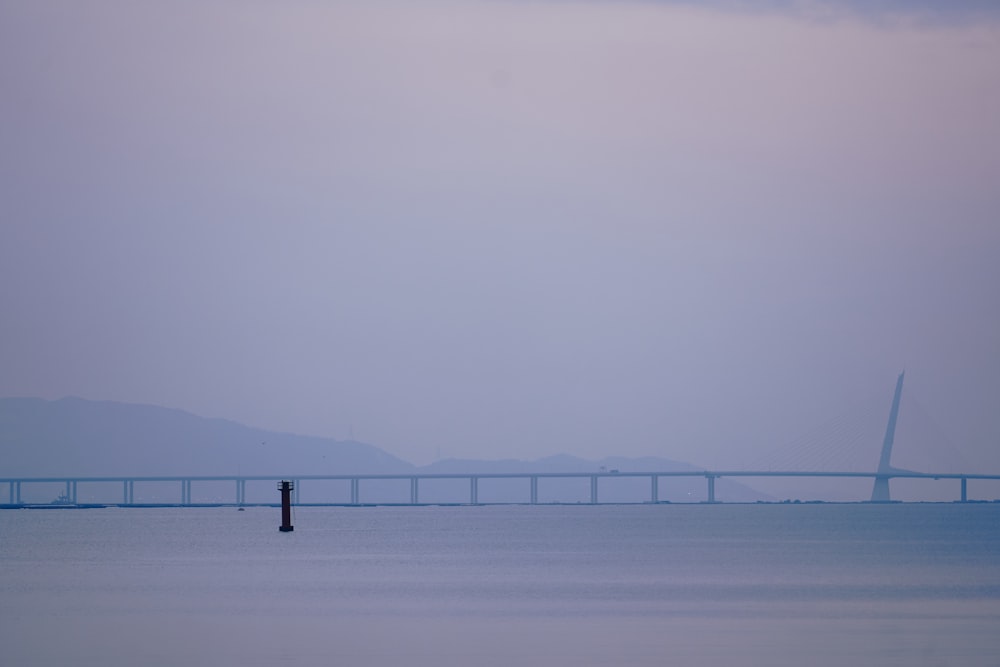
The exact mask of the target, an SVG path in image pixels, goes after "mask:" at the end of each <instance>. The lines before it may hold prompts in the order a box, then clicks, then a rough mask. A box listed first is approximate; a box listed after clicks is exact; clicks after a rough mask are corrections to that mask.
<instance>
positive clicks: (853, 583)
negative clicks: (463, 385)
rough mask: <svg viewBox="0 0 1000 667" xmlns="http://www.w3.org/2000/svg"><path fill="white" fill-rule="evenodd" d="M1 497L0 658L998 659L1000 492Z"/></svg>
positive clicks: (462, 662)
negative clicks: (640, 500) (74, 500)
mask: <svg viewBox="0 0 1000 667" xmlns="http://www.w3.org/2000/svg"><path fill="white" fill-rule="evenodd" d="M279 523H280V511H279V510H277V509H273V508H248V509H247V510H246V511H237V510H236V509H235V508H232V507H225V508H164V509H149V508H145V509H137V508H105V509H51V510H38V509H21V510H2V511H0V662H2V664H4V665H18V666H25V665H46V666H48V665H74V666H95V667H97V666H100V667H117V666H126V665H128V666H130V667H131V666H133V665H145V666H157V665H163V666H168V665H169V666H171V667H173V666H177V665H199V666H200V665H206V666H207V665H226V666H229V665H240V666H248V667H255V666H260V667H263V666H264V665H267V666H268V667H274V666H275V665H351V666H365V665H372V666H384V667H397V666H398V667H424V666H427V667H430V666H434V667H440V666H452V665H454V666H463V667H465V666H494V665H495V666H516V667H527V666H533V665H538V666H542V665H544V666H546V667H550V666H561V665H574V666H579V665H616V666H621V665H643V666H646V665H658V666H659V665H692V666H714V665H720V666H722V665H725V666H727V667H730V666H734V665H735V666H741V665H761V666H765V665H767V666H777V665H796V666H801V665H838V666H840V665H853V666H861V665H906V666H907V667H912V666H916V665H962V666H969V665H990V666H996V665H1000V504H967V505H962V504H913V505H910V504H892V505H868V504H857V505H851V504H848V505H833V504H816V505H805V504H803V505H794V504H793V505H781V504H779V505H669V504H663V505H619V506H481V507H471V506H470V507H363V508H319V507H307V508H296V509H295V513H294V518H293V523H294V525H295V530H294V532H291V533H279V531H278V530H277V528H278V524H279Z"/></svg>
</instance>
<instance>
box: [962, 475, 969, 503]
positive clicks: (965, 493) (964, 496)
mask: <svg viewBox="0 0 1000 667" xmlns="http://www.w3.org/2000/svg"><path fill="white" fill-rule="evenodd" d="M968 482H969V478H968V477H963V478H962V502H963V503H967V502H969V484H968Z"/></svg>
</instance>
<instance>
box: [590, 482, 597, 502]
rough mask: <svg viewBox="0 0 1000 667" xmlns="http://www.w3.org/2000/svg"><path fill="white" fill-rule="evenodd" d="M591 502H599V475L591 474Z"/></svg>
mask: <svg viewBox="0 0 1000 667" xmlns="http://www.w3.org/2000/svg"><path fill="white" fill-rule="evenodd" d="M590 504H591V505H596V504H597V475H591V476H590Z"/></svg>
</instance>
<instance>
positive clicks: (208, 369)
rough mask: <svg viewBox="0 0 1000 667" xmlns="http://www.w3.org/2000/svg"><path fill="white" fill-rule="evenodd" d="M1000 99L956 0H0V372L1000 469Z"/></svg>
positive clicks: (60, 390)
mask: <svg viewBox="0 0 1000 667" xmlns="http://www.w3.org/2000/svg"><path fill="white" fill-rule="evenodd" d="M939 5H940V6H939ZM998 118H1000V9H994V7H993V5H992V3H984V2H972V1H970V2H955V3H930V2H913V3H902V2H889V1H887V2H879V3H862V2H857V3H853V2H844V3H828V2H810V1H808V0H803V1H799V2H792V1H789V2H780V1H775V2H768V3H746V2H738V1H735V0H734V1H731V2H726V1H714V2H708V1H706V2H697V1H694V0H692V1H688V2H680V1H678V2H654V1H648V2H627V1H625V2H618V1H615V2H611V1H604V0H591V1H574V0H537V1H529V0H522V1H518V0H509V1H503V0H483V1H477V0H454V1H447V0H428V1H426V2H425V1H416V2H412V1H411V2H402V1H399V2H396V1H392V0H365V1H360V0H359V1H353V0H344V1H336V0H334V1H331V2H313V1H310V0H291V1H289V2H282V3H270V2H263V1H251V2H235V1H234V2H225V1H208V2H203V1H199V2H194V1H187V0H180V1H178V2H169V3H167V2H154V1H150V2H130V1H129V2H125V1H116V0H94V1H93V2H87V3H76V2H70V1H66V2H56V1H50V0H32V1H30V2H28V1H19V0H17V1H15V0H0V312H2V313H3V318H2V327H0V396H38V397H43V398H48V399H55V398H60V397H63V396H80V397H84V398H89V399H95V400H115V401H125V402H134V403H150V404H156V405H163V406H167V407H173V408H180V409H183V410H187V411H190V412H194V413H196V414H200V415H203V416H208V417H222V418H226V419H232V420H235V421H239V422H243V423H245V424H248V425H251V426H256V427H262V428H267V429H273V430H280V431H289V432H294V433H301V434H308V435H319V436H329V437H332V438H337V439H349V438H351V439H357V440H361V441H364V442H368V443H371V444H373V445H376V446H378V447H381V448H383V449H385V450H386V451H388V452H390V453H392V454H394V455H397V456H399V457H402V458H404V459H406V460H409V461H412V462H414V463H418V464H423V463H428V462H430V461H433V460H435V459H439V458H447V457H456V458H523V459H533V458H538V457H543V456H548V455H553V454H558V453H567V454H574V455H577V456H582V457H586V458H595V459H596V458H601V457H604V456H662V457H665V458H670V459H675V460H682V461H688V462H691V463H694V464H696V465H704V466H706V467H715V468H724V469H731V468H740V467H742V466H745V465H747V462H749V461H758V460H766V459H767V456H768V452H771V451H773V450H776V449H780V448H781V447H784V446H787V445H788V443H795V442H798V441H799V439H801V438H802V434H806V433H810V432H813V431H814V430H815V429H817V428H820V427H821V426H822V425H823V424H825V423H828V421H829V420H830V419H831V418H836V417H837V416H838V415H842V414H846V413H850V412H851V411H852V410H857V409H858V406H862V407H864V406H867V407H865V409H869V408H870V410H869V411H871V410H874V411H875V412H876V413H877V414H879V415H884V414H887V412H888V408H889V404H890V401H891V397H892V390H893V387H894V386H895V382H896V377H897V375H898V373H899V372H900V371H902V370H903V369H905V370H906V387H905V389H904V394H905V395H906V396H907V397H908V398H910V397H912V398H913V399H914V400H916V401H918V403H916V405H919V407H920V410H919V411H918V412H914V411H913V410H912V409H910V408H908V407H907V405H908V404H907V403H904V409H903V412H902V414H901V416H900V428H901V429H904V428H905V425H906V424H907V423H908V422H907V418H908V416H911V415H914V414H918V413H919V414H920V415H922V416H923V419H924V421H923V422H919V423H921V424H930V425H931V426H932V427H933V428H930V427H928V428H926V429H925V428H916V427H914V426H913V424H914V423H916V422H913V421H912V419H911V421H910V422H909V423H910V426H909V436H908V437H910V438H913V439H919V436H922V437H923V439H924V440H925V441H927V440H928V438H930V439H931V440H934V439H935V438H938V437H939V436H940V438H941V439H942V442H947V443H948V445H949V447H950V448H951V449H952V450H954V451H957V452H959V453H960V454H961V458H962V461H963V462H964V464H963V465H966V466H967V469H966V470H965V471H972V470H977V471H982V470H986V469H988V470H989V471H990V472H1000V297H998V286H1000V187H998V184H1000V131H998V122H997V119H998ZM871 406H874V407H873V408H872V407H871ZM883 419H884V418H883V417H882V416H880V417H879V418H878V421H879V424H882V423H884V422H883V421H882V420H883ZM881 428H882V426H881V425H879V426H877V427H876V429H875V431H876V432H875V433H874V435H873V437H872V443H871V467H872V468H874V466H875V465H876V464H877V460H878V450H879V446H880V441H881V435H882V434H881V431H880V430H879V429H881ZM904 432H905V431H904ZM904 432H901V433H900V436H899V437H897V443H896V451H897V452H898V453H899V455H900V456H902V457H903V461H904V462H905V452H906V449H907V443H906V441H905V438H903V437H902V436H903V433H904ZM928 434H932V437H931V436H928ZM935 442H936V440H935ZM831 446H834V447H835V446H836V443H834V444H833V445H831ZM926 446H928V445H926V442H925V447H926ZM929 446H931V447H932V448H933V447H935V446H936V445H935V443H933V442H932V443H931V445H929ZM943 461H944V462H943V463H942V465H945V463H947V460H943ZM894 462H897V459H895V458H894Z"/></svg>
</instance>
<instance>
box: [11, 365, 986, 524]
mask: <svg viewBox="0 0 1000 667" xmlns="http://www.w3.org/2000/svg"><path fill="white" fill-rule="evenodd" d="M902 391H903V373H900V375H899V378H898V379H897V381H896V389H895V392H894V394H893V400H892V407H891V409H890V411H889V420H888V423H887V424H886V431H885V437H884V438H883V441H882V449H881V455H880V458H879V463H878V467H877V469H876V470H875V471H874V472H856V471H840V472H837V471H820V470H813V471H792V470H785V471H780V470H779V471H774V470H684V471H676V470H672V471H659V472H645V471H643V472H629V471H617V470H611V471H601V472H548V473H543V472H521V473H417V474H413V473H409V474H405V473H401V474H376V475H362V474H345V475H282V476H274V475H267V476H251V475H234V476H167V477H140V476H129V477H4V478H0V488H2V485H3V484H7V486H8V502H7V504H6V505H4V504H0V507H6V508H15V507H38V506H77V507H78V506H82V505H118V506H123V507H132V506H148V505H151V504H155V505H169V506H197V505H201V506H204V505H220V504H223V505H229V504H231V505H237V506H243V505H248V504H266V505H271V504H276V503H274V502H270V501H268V502H260V501H258V502H255V503H250V502H248V497H247V484H248V483H255V482H258V483H259V482H272V483H273V482H275V481H278V480H282V479H288V480H292V481H294V482H295V496H294V499H293V502H294V503H295V504H298V505H302V504H308V505H345V506H360V505H372V504H379V505H422V504H435V505H438V504H469V505H484V504H512V503H524V504H533V505H534V504H539V494H538V489H539V484H540V482H542V481H543V480H554V479H572V478H577V479H582V480H584V481H585V482H587V481H589V485H590V493H589V499H588V501H587V502H589V504H592V505H598V504H602V501H601V497H600V483H601V481H602V480H608V479H609V478H613V479H619V480H620V479H634V478H644V479H648V485H649V486H648V493H647V494H646V496H645V499H644V500H642V501H641V502H648V503H660V502H664V501H663V500H661V493H660V490H661V489H660V483H661V481H663V480H671V479H672V480H678V479H681V478H696V479H697V478H702V479H704V480H705V484H706V486H705V495H704V500H698V501H696V502H708V503H716V502H718V501H717V495H716V481H717V480H719V479H723V478H855V479H857V478H861V479H871V480H872V481H873V486H872V494H871V502H891V496H890V493H889V480H891V479H927V480H957V481H958V483H959V484H958V493H957V494H956V495H957V500H958V501H959V502H963V503H964V502H969V493H968V483H969V480H1000V474H984V473H953V472H940V473H933V472H915V471H912V470H903V469H900V468H896V467H894V466H892V465H891V463H890V460H891V456H892V447H893V443H894V439H895V431H896V422H897V420H898V416H899V404H900V397H901V395H902ZM434 480H452V481H455V480H458V481H462V480H464V481H465V483H467V484H468V487H467V488H468V491H467V494H464V495H463V494H459V495H462V496H463V497H458V496H456V495H455V494H454V493H453V494H452V496H451V498H452V499H451V500H450V501H448V502H441V501H426V500H425V501H424V502H422V501H421V497H420V487H421V482H424V483H425V484H426V483H430V482H432V481H434ZM485 480H523V481H524V482H525V484H524V485H523V488H522V491H521V494H522V495H521V497H520V500H509V499H506V500H503V501H495V500H494V501H485V502H484V500H483V498H482V497H481V495H480V483H481V482H483V481H485ZM303 482H313V483H316V485H317V487H318V486H320V485H321V484H322V483H323V482H339V483H341V484H342V485H346V486H347V487H348V488H349V496H348V495H347V494H343V495H344V496H345V498H344V499H341V500H337V499H335V498H329V497H328V498H320V499H316V500H315V501H314V502H309V503H302V502H301V493H302V488H303ZM375 482H382V483H390V482H395V483H397V484H398V483H402V484H403V485H404V490H405V485H407V484H408V485H409V497H408V499H404V500H403V501H398V500H397V501H392V502H388V501H386V500H385V498H384V496H383V497H382V498H376V497H374V496H372V495H369V496H366V497H364V498H362V493H361V491H362V483H365V485H366V486H368V485H372V484H373V483H375ZM163 483H167V484H171V485H177V486H175V487H174V488H175V491H174V492H173V499H172V500H168V501H164V500H162V498H161V499H160V500H157V501H155V502H152V501H149V500H143V499H142V498H140V500H139V501H137V500H136V493H135V489H136V486H140V487H148V486H149V485H151V484H160V485H162V484H163ZM196 484H197V485H198V486H199V487H205V486H207V485H213V486H215V487H216V491H217V490H218V488H219V485H223V486H225V485H229V488H230V489H231V490H232V491H231V492H232V493H233V495H232V496H229V498H228V499H221V498H219V497H218V496H217V497H216V498H215V499H214V500H211V501H205V500H200V501H198V502H196V501H195V500H194V498H195V496H194V495H193V493H192V489H193V488H194V487H195V485H196ZM52 485H57V487H58V488H61V489H62V493H61V495H60V496H59V497H58V498H57V499H56V500H54V501H51V502H43V503H39V502H26V500H25V496H24V491H25V489H26V488H33V489H37V488H38V487H40V486H44V487H46V488H51V486H52ZM95 485H101V488H102V492H103V495H102V497H101V498H100V499H99V500H95V499H93V498H91V499H90V501H89V502H87V503H81V502H80V501H79V498H80V493H79V492H80V487H81V486H92V487H93V486H95ZM109 485H111V486H116V485H120V487H119V488H120V489H121V491H120V493H121V495H120V496H118V497H115V498H112V497H111V496H110V495H109V492H108V490H107V489H108V486H109ZM524 487H526V488H524ZM269 488H271V489H273V484H271V485H269ZM403 495H404V498H405V494H403ZM119 498H120V500H119ZM348 498H349V499H348ZM547 502H549V503H559V502H574V501H572V500H569V499H567V500H564V501H560V500H550V501H547ZM575 502H580V501H575ZM606 502H616V501H606ZM618 502H620V501H618Z"/></svg>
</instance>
